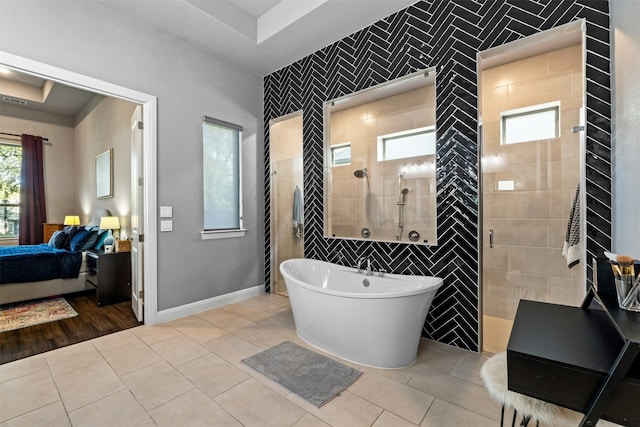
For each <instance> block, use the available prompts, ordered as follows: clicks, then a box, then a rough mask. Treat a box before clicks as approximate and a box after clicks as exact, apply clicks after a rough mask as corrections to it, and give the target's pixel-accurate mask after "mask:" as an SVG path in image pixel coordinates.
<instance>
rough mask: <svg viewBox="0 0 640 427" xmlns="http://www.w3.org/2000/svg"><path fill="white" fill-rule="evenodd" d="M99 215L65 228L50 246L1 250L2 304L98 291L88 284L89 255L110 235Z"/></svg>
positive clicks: (3, 248) (0, 287) (102, 214)
mask: <svg viewBox="0 0 640 427" xmlns="http://www.w3.org/2000/svg"><path fill="white" fill-rule="evenodd" d="M103 216H111V214H110V212H109V211H108V210H106V209H103V210H100V211H98V212H96V213H95V214H94V215H93V217H92V220H91V222H90V223H89V224H87V225H85V226H81V227H65V229H64V230H61V231H60V232H56V233H54V235H52V236H51V239H50V240H49V242H48V243H43V244H40V245H21V246H8V247H0V304H8V303H12V302H17V301H25V300H30V299H35V298H44V297H48V296H53V295H61V294H67V293H72V292H79V291H84V290H90V289H94V288H93V286H91V284H89V283H87V282H86V275H87V272H88V268H87V266H86V262H85V252H86V251H87V250H89V249H93V248H96V249H97V248H98V246H100V244H101V243H103V242H104V237H105V234H106V232H105V231H102V230H99V225H100V219H101V218H102V217H103Z"/></svg>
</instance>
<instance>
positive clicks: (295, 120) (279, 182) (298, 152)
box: [269, 113, 304, 295]
mask: <svg viewBox="0 0 640 427" xmlns="http://www.w3.org/2000/svg"><path fill="white" fill-rule="evenodd" d="M269 147H270V148H269V150H270V151H269V152H270V158H271V262H272V265H271V290H272V292H273V293H277V294H281V295H286V294H287V288H286V286H285V283H284V279H283V278H282V275H281V274H280V268H279V267H280V263H282V262H283V261H285V260H288V259H291V258H302V257H303V256H304V253H303V243H304V217H303V212H302V208H303V205H302V203H301V201H302V199H303V194H302V188H303V187H302V113H296V114H294V115H290V116H286V117H283V118H279V119H276V120H273V121H272V122H271V124H270V126H269ZM295 196H299V197H297V202H295V201H294V199H296V197H295Z"/></svg>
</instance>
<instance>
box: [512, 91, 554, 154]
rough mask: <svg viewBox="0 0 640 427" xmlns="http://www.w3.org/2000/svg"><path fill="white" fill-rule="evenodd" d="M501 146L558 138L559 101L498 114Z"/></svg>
mask: <svg viewBox="0 0 640 427" xmlns="http://www.w3.org/2000/svg"><path fill="white" fill-rule="evenodd" d="M500 137H501V138H500V139H501V144H502V145H507V144H518V143H521V142H529V141H539V140H542V139H552V138H558V137H560V101H556V102H549V103H546V104H539V105H532V106H529V107H524V108H518V109H515V110H510V111H503V112H501V113H500Z"/></svg>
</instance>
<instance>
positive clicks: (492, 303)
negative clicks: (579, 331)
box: [481, 45, 584, 319]
mask: <svg viewBox="0 0 640 427" xmlns="http://www.w3.org/2000/svg"><path fill="white" fill-rule="evenodd" d="M582 63H583V60H582V46H581V45H575V46H570V47H567V48H563V49H559V50H556V51H553V52H549V53H546V54H542V55H538V56H534V57H531V58H527V59H524V60H520V61H516V62H513V63H510V64H506V65H503V66H499V67H495V68H491V69H487V70H483V71H482V82H481V85H482V86H481V90H482V96H481V104H482V105H481V111H482V119H483V160H482V162H483V170H484V174H483V180H484V182H483V188H484V190H483V197H484V201H483V216H484V220H483V222H484V227H483V229H484V242H485V245H484V261H483V275H484V279H483V297H484V314H486V315H490V316H495V317H501V318H506V319H513V316H514V313H515V310H516V307H517V304H518V301H519V299H521V298H525V299H532V300H537V301H547V302H555V303H561V304H569V305H578V304H580V302H581V300H582V297H583V290H582V288H583V283H584V280H583V277H582V268H581V266H576V267H573V268H572V269H569V268H568V267H567V263H566V259H565V258H564V257H563V256H562V246H563V242H564V236H565V232H566V227H567V221H568V218H569V212H570V209H571V204H572V202H573V198H574V195H575V191H576V186H577V185H578V182H579V178H580V139H579V135H578V134H573V133H572V132H571V130H570V129H571V128H572V127H573V126H575V125H578V124H579V123H580V121H579V119H580V108H581V107H582V102H583V98H582V97H583V94H584V89H583V77H582V73H583V72H582ZM552 101H560V108H561V117H560V137H559V138H556V139H550V140H543V141H533V142H524V143H520V144H513V145H508V146H504V145H501V144H500V112H501V111H505V110H512V109H516V108H521V107H526V106H530V105H536V104H543V103H547V102H552ZM499 180H513V181H514V182H515V190H514V191H498V190H497V182H498V181H499ZM490 228H493V229H494V247H493V248H492V249H490V248H489V246H488V242H489V229H490Z"/></svg>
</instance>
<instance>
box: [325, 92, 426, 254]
mask: <svg viewBox="0 0 640 427" xmlns="http://www.w3.org/2000/svg"><path fill="white" fill-rule="evenodd" d="M434 91H435V88H434V86H427V87H424V88H420V89H416V90H412V91H409V92H405V93H402V94H400V95H395V96H391V97H388V98H385V99H382V100H379V101H375V102H371V103H368V104H364V105H361V106H358V107H354V108H350V109H346V110H342V111H339V112H336V113H332V114H331V121H330V136H331V144H332V145H338V144H342V143H346V142H350V143H351V164H350V165H345V166H338V167H334V168H332V169H330V170H329V171H328V174H329V177H330V179H329V182H330V185H328V188H327V191H328V192H327V200H328V205H329V206H328V209H327V212H328V214H329V216H330V219H329V221H328V225H329V227H328V230H329V233H330V234H333V235H335V236H339V237H356V238H359V237H361V234H360V232H361V230H362V228H364V227H366V228H369V229H370V230H371V238H373V239H382V240H395V236H396V234H397V233H398V205H396V202H398V199H399V195H400V191H399V187H398V174H399V173H401V172H402V171H403V169H404V170H405V176H404V185H405V186H406V187H407V188H408V189H409V193H408V194H407V196H406V205H405V227H404V232H403V234H402V240H403V241H408V238H407V233H408V232H409V231H410V230H416V231H418V232H419V233H420V235H421V241H422V240H428V241H429V242H433V243H435V240H436V211H435V206H436V201H435V199H436V192H435V155H431V156H422V157H412V158H407V159H402V160H393V161H386V162H378V158H377V137H378V136H380V135H386V134H390V133H395V132H400V131H404V130H409V129H415V128H420V127H426V126H434V125H435V92H434ZM365 167H366V168H367V170H368V179H367V178H361V179H358V178H356V177H355V176H354V174H353V172H354V171H356V170H358V169H362V168H365Z"/></svg>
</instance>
